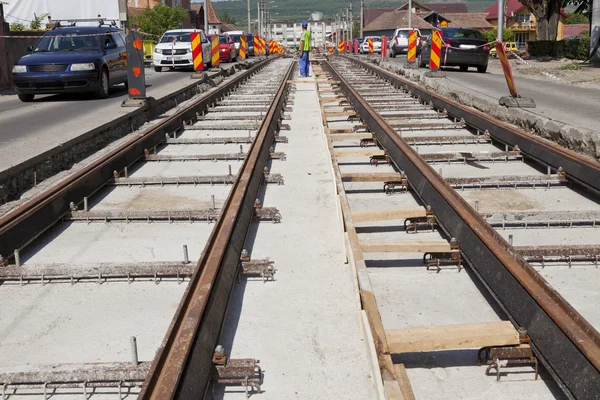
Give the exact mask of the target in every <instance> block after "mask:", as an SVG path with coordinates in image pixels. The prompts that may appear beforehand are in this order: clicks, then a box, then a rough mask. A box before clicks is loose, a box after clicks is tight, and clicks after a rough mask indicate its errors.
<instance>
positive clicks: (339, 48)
mask: <svg viewBox="0 0 600 400" xmlns="http://www.w3.org/2000/svg"><path fill="white" fill-rule="evenodd" d="M345 48H346V42H343V41H342V42H340V44H338V50H339V52H340V53H343V52H344V49H345Z"/></svg>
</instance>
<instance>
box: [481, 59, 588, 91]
mask: <svg viewBox="0 0 600 400" xmlns="http://www.w3.org/2000/svg"><path fill="white" fill-rule="evenodd" d="M510 64H511V67H512V71H513V75H514V76H515V77H526V78H531V79H539V80H543V81H547V80H552V81H555V82H557V83H558V82H560V83H569V84H573V85H580V86H584V85H585V87H587V88H590V87H593V88H600V65H590V64H589V63H585V64H584V63H583V62H582V61H576V60H568V59H566V58H562V59H548V60H542V59H524V60H522V61H521V60H518V59H515V58H511V59H510ZM570 64H575V65H578V66H579V67H581V69H578V70H573V69H571V70H568V69H567V70H565V69H561V67H565V66H567V65H570ZM488 71H489V72H491V73H499V74H501V73H502V67H501V66H500V61H498V59H496V58H490V61H489V67H488Z"/></svg>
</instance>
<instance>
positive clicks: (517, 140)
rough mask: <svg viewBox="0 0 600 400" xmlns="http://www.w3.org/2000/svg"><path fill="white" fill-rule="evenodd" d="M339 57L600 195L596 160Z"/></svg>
mask: <svg viewBox="0 0 600 400" xmlns="http://www.w3.org/2000/svg"><path fill="white" fill-rule="evenodd" d="M342 57H344V58H346V59H349V60H351V61H352V62H354V63H357V64H358V65H360V66H361V67H363V68H366V69H367V70H369V71H371V72H373V73H375V74H377V75H378V76H380V77H382V78H384V79H385V80H387V81H389V82H391V83H392V85H394V86H398V87H402V88H404V89H407V90H409V91H410V92H412V93H413V94H414V95H415V96H416V97H420V98H421V99H423V100H424V101H427V102H430V103H431V104H432V105H433V106H434V107H436V108H438V109H440V110H446V111H447V112H448V114H449V115H452V116H454V117H456V118H459V119H461V118H462V119H464V120H465V122H466V124H467V125H469V126H473V127H475V128H477V129H479V130H480V131H482V132H484V131H486V130H487V131H488V132H489V134H490V136H492V137H493V138H494V139H496V140H498V141H500V142H503V143H506V144H508V145H510V146H515V145H516V146H519V149H520V151H521V153H523V154H526V155H527V156H529V157H530V158H533V159H536V160H538V161H540V162H542V163H543V164H546V165H549V166H551V167H553V168H554V169H558V168H560V167H562V168H563V169H564V171H565V172H566V174H567V175H568V176H569V177H570V178H572V179H574V180H576V181H578V182H580V183H582V184H584V185H586V186H589V187H591V188H594V189H595V190H597V191H599V192H600V162H598V161H596V160H595V159H593V158H591V157H588V156H584V155H582V154H579V153H576V152H574V151H571V150H568V149H565V148H564V147H562V146H560V145H558V144H556V143H554V142H552V141H550V140H548V139H544V138H542V137H539V136H536V135H534V134H531V133H529V132H527V131H525V130H523V129H519V128H516V127H514V126H512V125H510V124H507V123H505V122H502V121H499V120H497V119H495V118H492V117H490V116H489V115H487V114H485V113H483V112H481V111H477V110H475V109H473V108H470V107H467V106H465V105H462V104H460V103H459V102H457V101H454V100H452V99H449V98H447V97H444V96H440V95H439V94H436V93H435V92H432V91H430V90H427V89H425V88H423V87H421V86H419V85H418V84H416V83H414V82H411V81H409V80H408V79H406V78H403V77H401V76H399V75H396V74H394V73H392V72H389V71H386V70H385V69H383V68H381V67H378V66H376V65H373V64H370V63H367V62H364V61H362V60H357V59H356V58H353V57H350V56H342Z"/></svg>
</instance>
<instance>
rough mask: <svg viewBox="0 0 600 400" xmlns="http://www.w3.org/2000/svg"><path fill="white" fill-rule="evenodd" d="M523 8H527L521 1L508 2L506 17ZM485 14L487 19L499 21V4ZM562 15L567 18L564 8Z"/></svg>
mask: <svg viewBox="0 0 600 400" xmlns="http://www.w3.org/2000/svg"><path fill="white" fill-rule="evenodd" d="M523 7H525V6H524V5H523V4H522V3H521V2H520V1H519V0H507V6H506V15H507V16H510V15H511V14H512V13H515V14H516V13H517V12H518V11H519V10H520V9H521V8H523ZM483 12H484V13H487V15H488V16H487V19H498V2H495V3H494V4H493V5H491V6H489V7H488V8H486V9H485V10H484V11H483ZM560 13H561V14H562V16H563V17H566V16H567V13H565V11H564V10H563V9H562V8H561V9H560Z"/></svg>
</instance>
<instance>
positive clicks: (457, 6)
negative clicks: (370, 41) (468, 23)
mask: <svg viewBox="0 0 600 400" xmlns="http://www.w3.org/2000/svg"><path fill="white" fill-rule="evenodd" d="M407 8H408V3H406V4H404V5H402V6H401V7H399V8H398V7H396V8H365V9H364V10H363V24H364V26H367V25H369V24H370V23H371V22H373V21H375V20H376V19H377V18H379V17H380V16H381V15H383V14H385V13H388V12H392V11H394V10H405V11H406V9H407ZM412 8H413V9H414V10H415V13H419V12H431V11H437V12H439V13H442V14H445V13H468V12H469V10H468V9H467V5H466V4H465V3H433V4H431V3H424V4H421V3H417V2H415V1H413V2H412Z"/></svg>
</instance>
